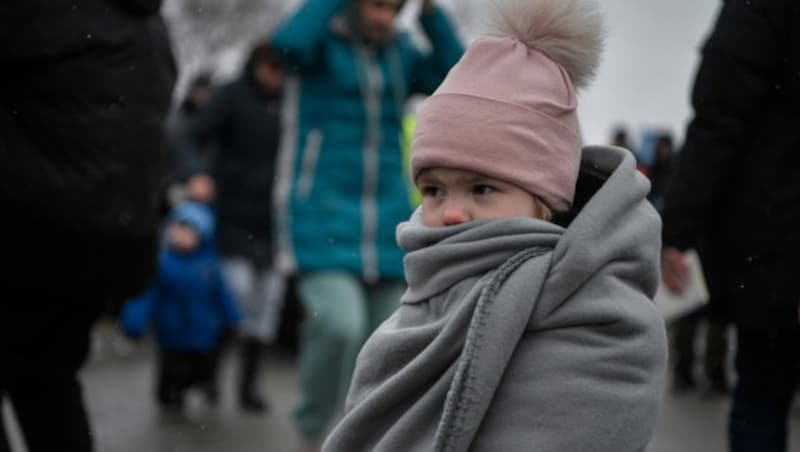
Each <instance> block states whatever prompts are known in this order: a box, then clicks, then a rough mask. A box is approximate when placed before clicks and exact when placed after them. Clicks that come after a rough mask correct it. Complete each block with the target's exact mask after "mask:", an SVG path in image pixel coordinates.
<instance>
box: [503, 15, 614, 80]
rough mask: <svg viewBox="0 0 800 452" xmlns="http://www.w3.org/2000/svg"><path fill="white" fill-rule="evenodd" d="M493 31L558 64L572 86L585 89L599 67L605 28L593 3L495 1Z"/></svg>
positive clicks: (601, 17)
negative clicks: (568, 77)
mask: <svg viewBox="0 0 800 452" xmlns="http://www.w3.org/2000/svg"><path fill="white" fill-rule="evenodd" d="M495 2H496V3H497V7H496V13H497V14H496V17H495V24H494V31H493V32H491V33H490V34H492V35H496V36H505V37H511V38H515V39H517V40H519V41H520V42H522V43H523V44H525V45H527V46H528V47H529V48H532V49H536V50H538V51H539V52H542V53H543V54H545V55H547V57H548V58H550V59H551V60H553V61H555V62H556V63H558V64H560V65H561V66H562V67H563V68H564V69H565V70H566V71H567V74H569V76H570V79H571V80H572V84H573V85H574V86H575V87H576V88H578V89H581V88H584V87H586V86H587V85H588V84H589V82H590V81H591V79H592V78H593V77H594V74H595V72H596V70H597V67H598V65H599V63H600V53H601V50H602V47H603V40H604V39H605V34H606V32H605V26H604V22H603V16H602V13H601V12H600V5H599V3H598V2H597V1H596V0H495Z"/></svg>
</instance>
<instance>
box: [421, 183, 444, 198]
mask: <svg viewBox="0 0 800 452" xmlns="http://www.w3.org/2000/svg"><path fill="white" fill-rule="evenodd" d="M420 192H421V193H422V196H427V197H431V198H436V197H439V196H441V194H442V189H441V188H439V187H436V186H433V185H428V186H424V187H422V189H421V190H420Z"/></svg>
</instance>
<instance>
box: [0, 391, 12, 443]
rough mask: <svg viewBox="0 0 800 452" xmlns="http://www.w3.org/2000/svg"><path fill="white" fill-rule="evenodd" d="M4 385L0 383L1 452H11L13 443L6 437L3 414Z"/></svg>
mask: <svg viewBox="0 0 800 452" xmlns="http://www.w3.org/2000/svg"><path fill="white" fill-rule="evenodd" d="M4 386H5V385H4V384H3V382H2V381H0V452H11V443H10V442H9V441H8V436H7V435H6V423H5V421H6V418H5V414H4V413H3V397H4V396H3V394H4V393H5V390H4V389H3V388H4Z"/></svg>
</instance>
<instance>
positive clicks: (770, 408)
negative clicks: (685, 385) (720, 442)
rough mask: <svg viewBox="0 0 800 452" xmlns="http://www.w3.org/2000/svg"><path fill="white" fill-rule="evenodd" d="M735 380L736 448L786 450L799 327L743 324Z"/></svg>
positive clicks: (731, 429) (732, 422)
mask: <svg viewBox="0 0 800 452" xmlns="http://www.w3.org/2000/svg"><path fill="white" fill-rule="evenodd" d="M737 333H738V334H737V338H738V341H737V353H736V371H737V375H738V377H737V383H736V387H735V388H734V391H733V404H732V407H731V412H730V417H729V420H728V437H729V443H730V450H731V451H732V452H751V451H754V450H757V451H759V452H785V451H786V434H787V425H786V422H787V416H788V413H789V407H790V405H791V401H792V398H793V396H794V391H795V388H796V384H797V373H798V347H799V346H800V334H799V333H798V330H792V331H781V332H777V331H768V330H747V329H741V328H740V329H739V330H738V332H737Z"/></svg>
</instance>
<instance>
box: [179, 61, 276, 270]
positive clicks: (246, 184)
mask: <svg viewBox="0 0 800 452" xmlns="http://www.w3.org/2000/svg"><path fill="white" fill-rule="evenodd" d="M254 64H255V52H253V54H252V55H251V57H250V58H249V60H248V63H247V64H246V67H245V68H244V70H243V72H242V75H241V76H240V77H239V78H238V79H237V80H235V81H233V82H231V83H229V84H227V85H224V86H222V87H221V88H219V89H218V90H217V91H216V92H215V94H214V95H213V96H212V98H211V100H210V101H209V103H208V104H207V105H206V106H205V107H204V108H202V109H201V110H200V111H199V112H198V113H197V114H196V115H195V116H194V117H193V118H192V121H191V123H190V124H189V127H187V130H186V133H187V137H185V145H188V146H192V147H194V148H195V151H194V152H187V153H186V154H192V153H194V154H197V151H196V150H197V149H199V148H200V147H201V146H203V145H204V143H206V142H207V140H209V139H211V140H213V141H214V142H215V143H216V149H217V155H216V157H215V158H214V159H212V160H213V161H214V168H211V172H212V174H213V175H214V178H215V180H216V182H217V188H218V196H217V212H218V223H217V238H218V242H219V249H220V252H221V253H222V254H223V255H225V256H240V257H246V258H250V259H254V260H255V261H256V262H257V263H259V264H264V265H269V264H270V263H271V261H272V229H273V228H272V222H273V217H272V210H273V209H272V187H273V185H274V175H275V160H276V157H277V152H278V145H279V140H280V131H281V95H280V93H277V92H269V91H267V90H265V89H264V88H262V87H261V86H260V85H259V84H258V82H257V81H256V80H255V76H254V68H253V66H254Z"/></svg>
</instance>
